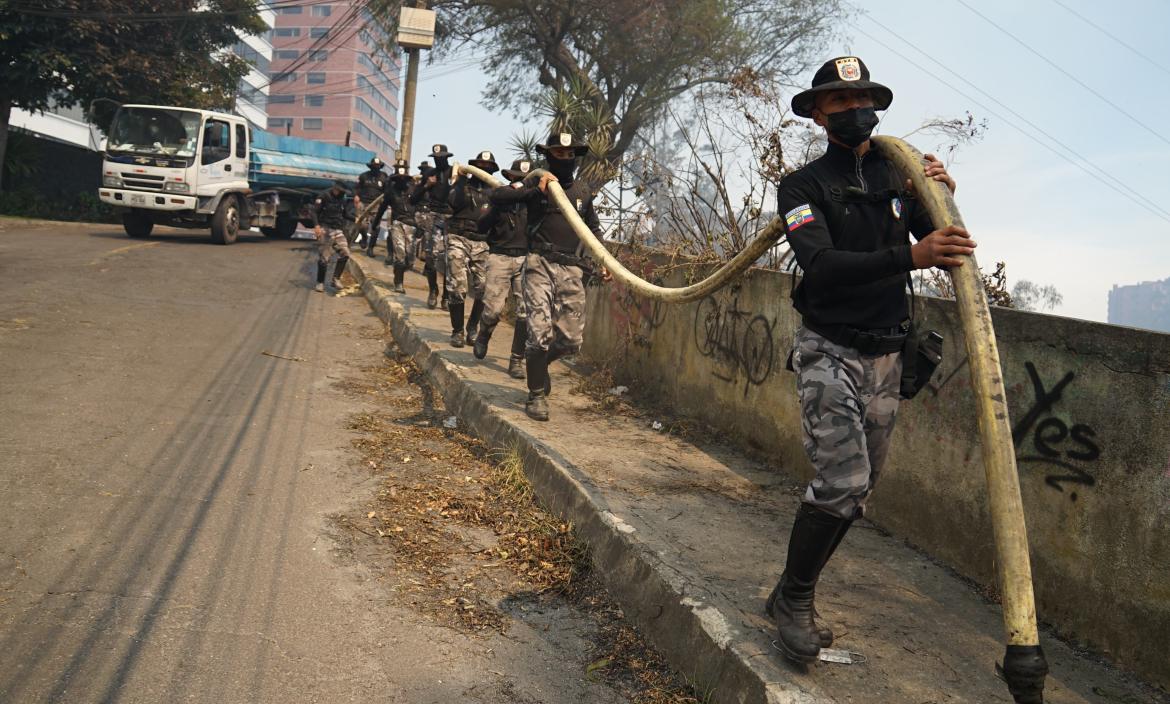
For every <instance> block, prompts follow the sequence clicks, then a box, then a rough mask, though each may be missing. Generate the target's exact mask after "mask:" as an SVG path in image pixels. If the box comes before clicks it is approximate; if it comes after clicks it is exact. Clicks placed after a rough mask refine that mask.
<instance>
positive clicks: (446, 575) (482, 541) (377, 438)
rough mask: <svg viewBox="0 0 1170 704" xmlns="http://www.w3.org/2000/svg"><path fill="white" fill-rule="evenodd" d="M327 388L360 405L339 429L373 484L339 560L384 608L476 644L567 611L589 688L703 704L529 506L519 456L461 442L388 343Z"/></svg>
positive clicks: (458, 428) (573, 542)
mask: <svg viewBox="0 0 1170 704" xmlns="http://www.w3.org/2000/svg"><path fill="white" fill-rule="evenodd" d="M336 386H337V387H338V388H340V389H341V390H343V391H344V392H346V393H347V394H349V395H351V396H353V397H356V398H360V399H362V400H363V401H365V402H367V405H366V410H364V411H362V412H360V413H355V414H354V415H353V416H352V417H351V418H350V419H349V423H348V428H349V429H350V430H351V431H355V432H357V433H358V437H357V438H356V439H355V440H354V441H353V444H354V447H355V449H356V450H357V451H358V453H359V454H360V456H361V458H362V462H363V464H364V467H365V469H366V470H367V471H369V472H370V473H371V474H373V475H374V476H376V477H378V479H379V481H380V485H379V489H378V491H377V493H376V496H375V497H374V498H373V499H372V500H371V501H370V502H369V503H368V504H367V505H366V506H363V507H361V508H360V509H358V510H354V511H351V512H348V513H345V514H338V515H335V516H333V517H332V521H333V524H334V526H335V528H336V529H337V532H338V534H339V535H338V536H337V537H338V539H339V545H340V547H339V549H340V550H341V551H343V552H346V553H348V554H350V555H352V556H353V557H354V558H355V559H358V560H360V561H361V562H363V563H365V564H366V565H367V566H368V567H369V568H370V569H371V571H372V572H374V573H375V574H376V575H378V577H379V579H381V580H382V581H383V582H384V583H385V584H386V586H387V587H388V593H389V594H390V595H391V601H392V602H393V603H395V604H396V605H399V606H407V607H409V608H412V609H414V610H416V611H418V612H420V613H423V614H425V615H426V616H427V617H428V618H430V619H433V620H434V621H435V622H437V623H440V624H442V625H444V626H447V627H450V628H453V629H457V630H459V631H460V632H463V633H466V634H470V635H473V636H475V635H478V636H481V637H483V638H492V637H494V636H497V635H506V634H507V633H508V630H509V628H510V627H511V626H513V625H514V624H515V623H517V622H520V621H523V622H525V623H527V624H528V625H530V626H534V627H537V628H540V629H543V630H546V631H549V630H555V629H556V628H558V623H557V622H558V619H557V617H556V616H555V614H557V613H559V612H562V611H563V610H566V609H567V610H569V611H571V612H572V613H573V614H574V616H576V617H579V618H577V619H575V620H581V618H583V620H584V621H585V622H587V623H589V624H590V626H589V629H588V630H589V635H588V637H587V641H588V642H589V644H590V647H589V650H588V652H585V653H581V654H580V655H581V658H582V662H583V663H584V664H583V669H584V670H585V672H584V674H585V676H586V677H587V678H589V679H592V680H594V681H604V682H605V683H606V684H607V685H609V686H610V687H612V688H613V689H615V690H616V691H618V692H620V693H621V694H622V696H624V697H625V698H627V699H628V700H630V701H633V702H639V703H646V704H667V703H672V704H679V703H683V702H701V701H707V700H708V699H709V695H707V694H706V693H703V692H700V691H697V689H696V687H695V686H694V684H693V683H688V682H687V681H686V680H685V679H684V678H682V677H680V676H678V675H677V674H676V673H674V672H673V671H672V670H671V669H670V668H669V667H668V666H667V665H666V663H665V661H664V660H663V659H662V657H661V656H660V655H659V654H658V653H657V652H655V651H654V649H653V648H651V647H650V646H649V645H648V644H647V643H646V642H645V641H644V640H643V639H642V637H641V635H640V634H639V633H638V631H637V629H636V628H634V627H633V626H632V625H631V624H630V623H629V622H628V621H627V620H626V619H625V616H624V614H623V613H622V610H621V609H620V608H619V607H618V606H617V605H616V604H615V603H614V602H612V601H611V600H610V599H609V597H608V596H607V594H606V592H605V590H604V588H603V586H602V585H601V582H600V580H599V579H598V577H597V576H596V575H594V574H593V573H592V572H591V566H590V560H589V555H588V550H587V549H586V547H585V545H584V544H583V543H582V542H581V541H580V540H579V539H578V538H577V535H576V531H575V530H574V528H573V526H572V525H571V524H568V523H565V522H563V521H560V520H559V519H557V518H556V517H555V516H553V515H551V514H549V513H548V512H546V511H544V510H543V509H542V508H541V507H540V506H539V505H538V504H537V503H536V501H535V499H534V497H533V494H532V488H531V486H530V484H529V483H528V480H527V477H526V476H525V474H524V468H523V465H522V461H521V459H520V453H519V452H518V451H517V450H515V449H511V450H495V449H492V448H488V447H486V446H484V445H483V443H481V442H480V441H479V440H478V439H476V438H475V437H472V436H470V435H468V434H467V433H466V432H465V431H464V430H463V428H462V424H461V423H459V421H458V420H457V419H454V418H453V417H452V416H451V415H450V414H448V413H447V412H446V410H445V409H444V408H443V406H442V400H441V399H439V398H437V396H436V394H435V392H434V391H433V389H432V388H431V386H430V385H429V384H428V383H427V380H426V378H425V377H424V375H423V374H422V373H421V372H420V371H419V370H418V369H417V368H416V367H415V366H414V364H413V363H412V362H411V361H410V360H409V359H408V358H406V357H405V356H403V355H401V354H400V353H399V351H398V350H397V348H396V347H395V346H394V344H393V342H392V341H389V340H388V344H387V350H386V357H385V359H384V360H382V361H381V362H380V363H379V364H377V365H374V366H369V367H366V368H363V369H361V370H360V373H357V374H354V375H352V376H350V377H348V378H346V379H344V380H342V381H339V382H337V383H336ZM452 426H454V427H452ZM550 614H553V615H552V616H550ZM560 620H564V619H560Z"/></svg>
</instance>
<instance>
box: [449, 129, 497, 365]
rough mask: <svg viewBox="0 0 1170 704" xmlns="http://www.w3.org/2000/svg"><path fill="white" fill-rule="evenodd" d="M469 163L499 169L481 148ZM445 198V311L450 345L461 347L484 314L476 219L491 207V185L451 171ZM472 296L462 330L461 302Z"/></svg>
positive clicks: (483, 266)
mask: <svg viewBox="0 0 1170 704" xmlns="http://www.w3.org/2000/svg"><path fill="white" fill-rule="evenodd" d="M467 163H468V164H471V165H472V166H475V167H478V168H480V169H483V170H484V171H486V172H488V173H489V174H494V173H495V172H497V171H499V170H500V167H499V166H497V165H496V157H495V156H494V155H493V154H492V153H491V152H490V151H487V150H485V151H482V152H479V153H478V154H476V155H475V157H473V158H471V159H468V160H467ZM453 175H454V176H455V183H454V184H453V185H452V186H451V193H450V194H449V196H448V201H449V202H450V204H451V218H450V219H449V220H448V221H447V276H446V282H447V311H448V312H449V313H450V314H451V346H452V347H462V346H463V345H464V342H465V341H466V340H474V339H475V332H476V330H477V329H478V328H479V317H480V315H482V314H483V290H484V275H485V274H486V271H487V258H488V244H487V235H486V234H484V233H482V232H480V231H479V221H480V220H481V219H482V218H483V217H484V216H485V215H487V213H488V211H489V210H491V207H492V205H491V201H490V200H489V199H488V194H489V193H490V192H491V190H492V188H491V184H489V183H485V182H483V181H481V180H480V179H479V178H477V177H473V176H471V175H470V174H467V173H464V172H454V171H453ZM468 294H470V295H471V298H472V304H471V313H470V315H468V316H467V331H466V333H464V327H463V324H464V321H463V312H464V301H465V300H466V299H467V297H468Z"/></svg>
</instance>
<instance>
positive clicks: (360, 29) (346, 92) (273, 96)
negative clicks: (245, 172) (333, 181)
mask: <svg viewBox="0 0 1170 704" xmlns="http://www.w3.org/2000/svg"><path fill="white" fill-rule="evenodd" d="M355 5H359V6H360V2H355V0H337V2H333V3H322V4H315V3H311V4H306V5H288V6H285V7H281V8H278V9H277V11H276V12H277V15H276V22H275V25H274V26H273V28H272V62H271V65H270V69H269V77H270V78H271V79H272V83H271V85H270V87H269V92H268V129H269V130H270V131H272V132H275V133H277V134H291V135H294V136H297V137H307V138H309V139H317V140H320V141H323V142H330V143H333V144H345V143H346V138H347V135H348V139H349V144H350V146H356V147H362V148H365V149H369V150H371V151H373V152H375V153H376V154H378V156H379V157H381V159H382V160H383V161H385V162H387V163H393V161H394V152H395V150H396V149H397V148H398V101H399V95H400V85H401V76H402V64H401V61H400V60H399V58H398V57H396V56H393V55H391V54H388V53H387V52H386V51H385V50H384V49H383V48H382V47H383V46H385V45H386V43H387V42H386V37H385V34H384V33H383V32H382V30H381V29H380V28H379V27H377V26H376V24H375V23H374V22H373V21H372V20H371V19H370V17H369V14H368V13H367V12H366V11H365V10H364V9H360V7H358V8H355V7H354V6H355Z"/></svg>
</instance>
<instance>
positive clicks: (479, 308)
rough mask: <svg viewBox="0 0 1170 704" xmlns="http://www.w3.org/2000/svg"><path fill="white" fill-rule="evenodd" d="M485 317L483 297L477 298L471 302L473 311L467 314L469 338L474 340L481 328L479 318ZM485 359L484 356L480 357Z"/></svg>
mask: <svg viewBox="0 0 1170 704" xmlns="http://www.w3.org/2000/svg"><path fill="white" fill-rule="evenodd" d="M482 317H483V299H482V298H476V299H475V300H473V301H472V302H471V312H470V313H468V314H467V339H469V340H474V339H475V338H476V334H475V333H476V331H477V330H478V329H479V320H480V318H482ZM480 359H483V357H480Z"/></svg>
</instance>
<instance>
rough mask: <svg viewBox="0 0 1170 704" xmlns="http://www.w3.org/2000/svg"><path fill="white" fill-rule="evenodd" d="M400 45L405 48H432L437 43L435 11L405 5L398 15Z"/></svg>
mask: <svg viewBox="0 0 1170 704" xmlns="http://www.w3.org/2000/svg"><path fill="white" fill-rule="evenodd" d="M398 45H399V46H401V47H402V48H404V49H430V48H431V47H433V46H434V45H435V11H434V10H423V9H420V8H417V7H404V8H402V14H401V15H399V17H398Z"/></svg>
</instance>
